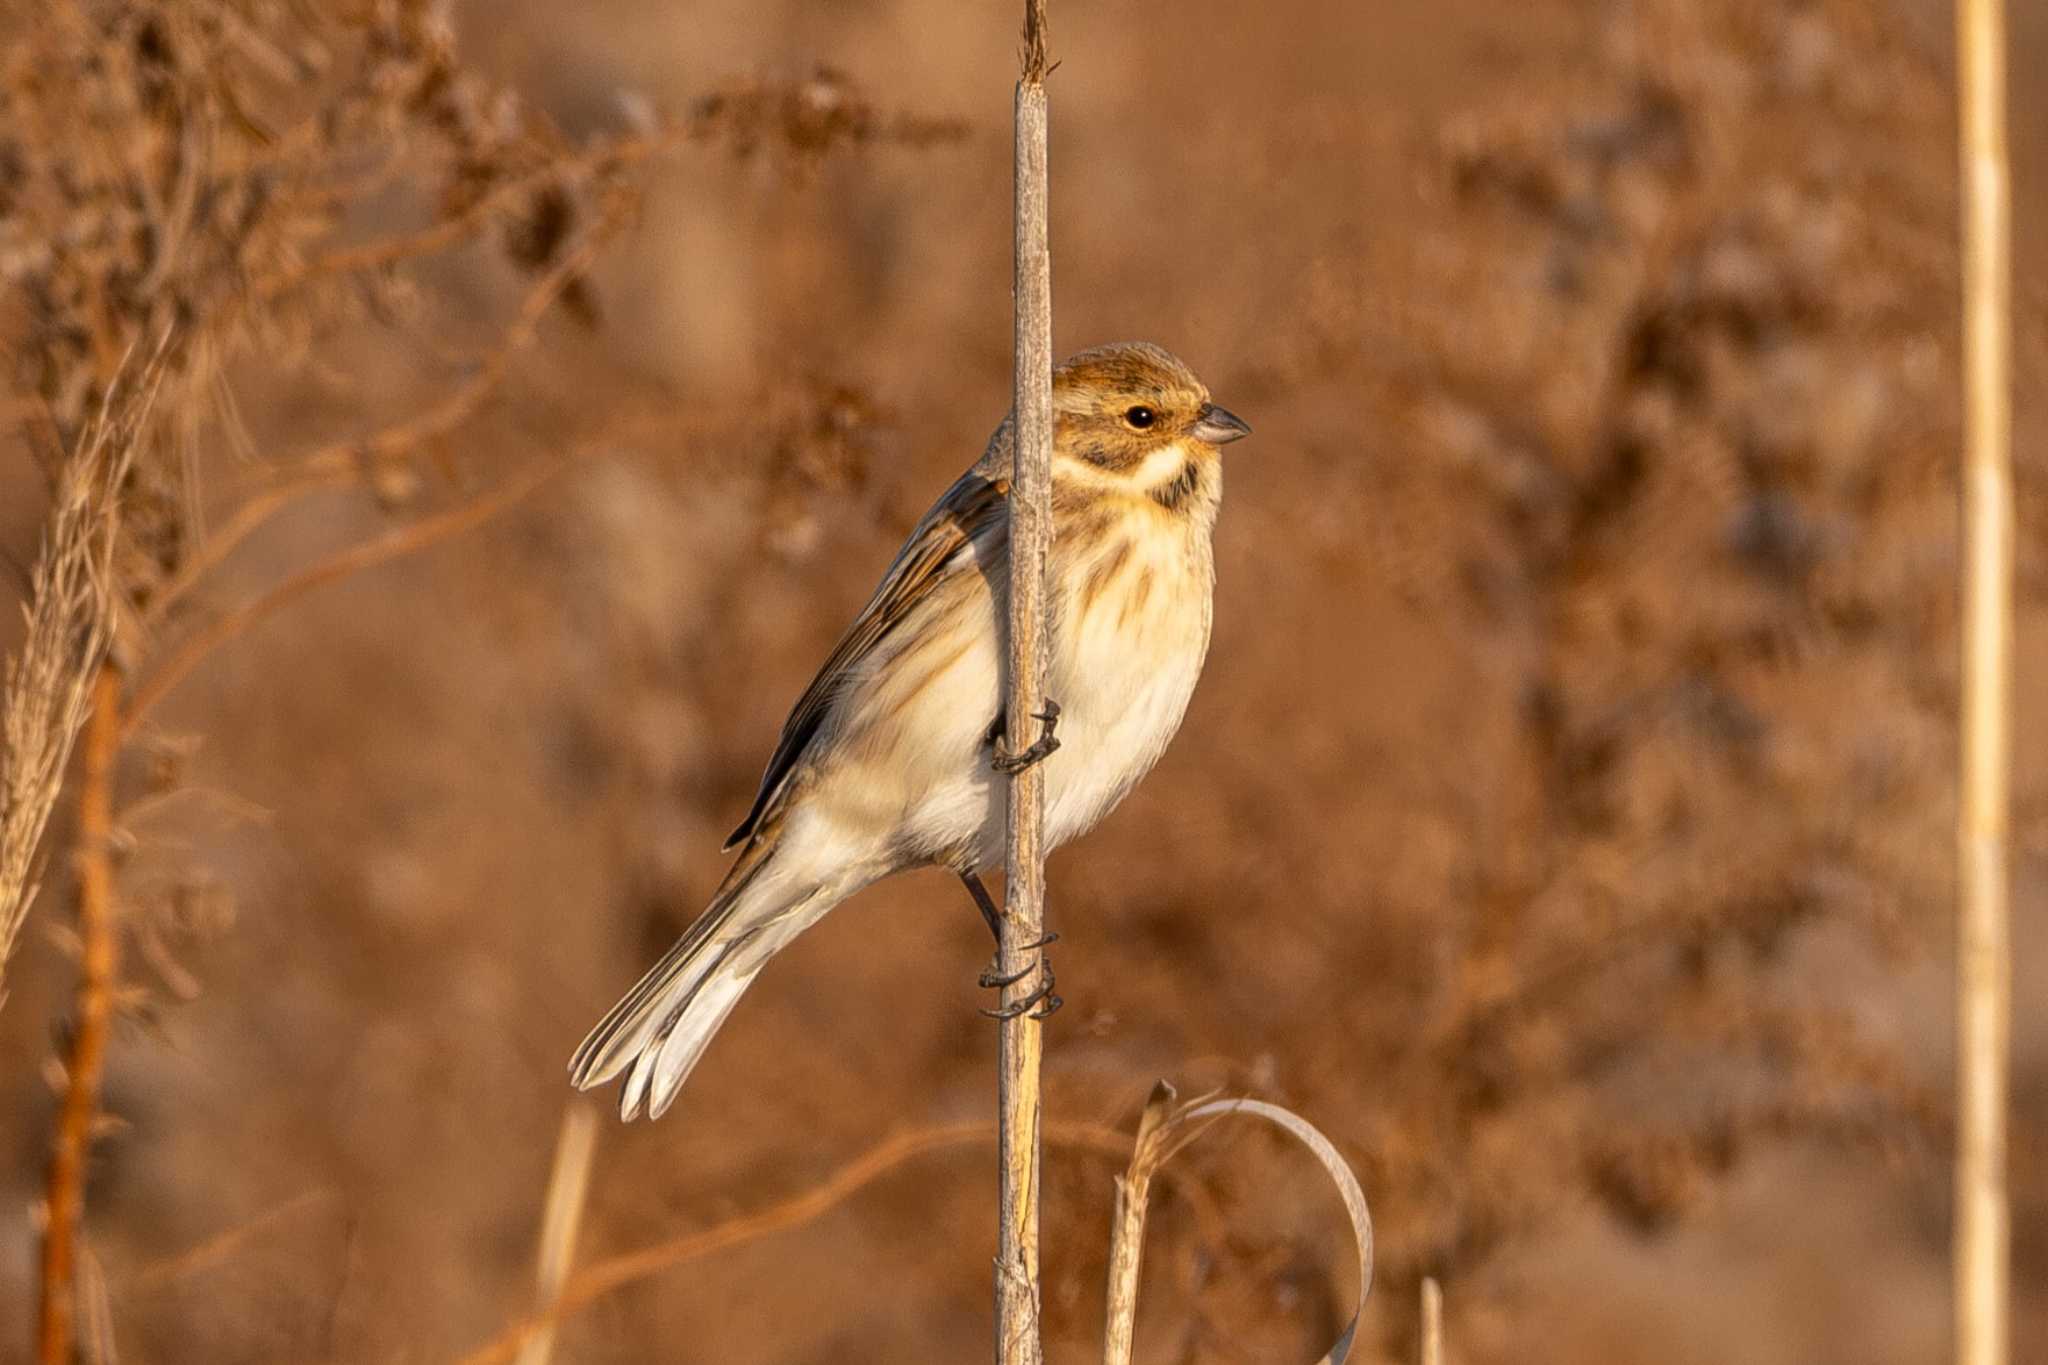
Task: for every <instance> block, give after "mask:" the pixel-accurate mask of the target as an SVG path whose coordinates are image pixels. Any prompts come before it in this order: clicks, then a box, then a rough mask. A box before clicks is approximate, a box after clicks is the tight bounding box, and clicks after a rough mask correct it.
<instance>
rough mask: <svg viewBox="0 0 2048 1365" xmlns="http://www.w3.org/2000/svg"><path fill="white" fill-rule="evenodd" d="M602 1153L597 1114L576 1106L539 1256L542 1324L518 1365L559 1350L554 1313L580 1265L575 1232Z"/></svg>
mask: <svg viewBox="0 0 2048 1365" xmlns="http://www.w3.org/2000/svg"><path fill="white" fill-rule="evenodd" d="M596 1151H597V1111H596V1110H594V1109H592V1108H591V1107H590V1106H589V1105H587V1104H583V1103H580V1102H578V1103H572V1104H571V1105H570V1106H569V1107H568V1109H567V1110H565V1111H564V1112H563V1114H562V1133H561V1136H560V1137H559V1138H557V1139H556V1141H555V1165H554V1169H553V1171H551V1172H550V1173H549V1175H548V1193H547V1201H546V1203H545V1204H544V1205H543V1206H542V1211H541V1219H540V1256H539V1259H538V1262H537V1269H536V1271H535V1275H534V1280H535V1284H534V1288H535V1290H536V1293H535V1296H534V1307H535V1308H536V1310H537V1311H538V1313H539V1315H540V1316H541V1317H542V1319H543V1322H542V1325H541V1326H540V1327H539V1328H538V1329H536V1330H535V1332H534V1334H533V1335H532V1336H530V1337H528V1338H527V1339H526V1344H525V1345H524V1346H521V1347H520V1348H519V1358H518V1361H517V1365H548V1361H549V1359H550V1358H551V1357H552V1356H553V1355H554V1351H555V1324H554V1321H553V1320H552V1318H551V1317H549V1316H548V1315H549V1314H550V1312H551V1310H553V1308H554V1306H555V1303H556V1301H557V1300H559V1299H560V1298H561V1297H562V1286H563V1285H565V1284H567V1283H568V1282H569V1267H570V1266H572V1265H574V1264H575V1261H576V1232H577V1229H578V1228H579V1227H580V1226H581V1225H582V1222H583V1201H584V1197H585V1196H586V1195H587V1194H588V1193H589V1192H590V1159H591V1157H592V1155H593V1154H594V1153H595V1152H596Z"/></svg>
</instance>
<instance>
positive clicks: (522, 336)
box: [148, 218, 611, 623]
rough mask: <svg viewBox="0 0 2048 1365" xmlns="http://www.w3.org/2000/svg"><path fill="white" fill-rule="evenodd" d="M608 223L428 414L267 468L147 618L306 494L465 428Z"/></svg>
mask: <svg viewBox="0 0 2048 1365" xmlns="http://www.w3.org/2000/svg"><path fill="white" fill-rule="evenodd" d="M610 222H611V219H610V218H606V219H604V220H602V221H600V222H599V223H598V224H597V225H596V226H595V227H594V228H593V229H592V230H591V231H589V232H587V233H585V234H584V238H583V241H582V242H581V243H580V244H578V245H577V246H576V248H575V249H573V250H571V251H567V252H564V253H563V254H562V257H561V259H560V260H558V261H556V262H555V264H554V265H553V266H552V267H551V268H550V269H549V270H547V271H546V273H544V274H543V275H541V277H540V278H539V279H537V280H536V281H534V283H533V285H532V287H531V288H529V289H528V290H527V291H526V295H525V297H524V298H522V299H521V300H520V304H519V311H518V312H517V313H515V314H514V315H513V318H512V322H511V324H510V325H509V326H507V327H506V329H505V333H504V335H503V336H502V337H501V338H500V339H499V341H498V344H497V345H496V346H494V347H492V348H491V350H490V351H489V352H487V353H486V354H485V355H484V357H483V359H482V361H481V362H480V363H479V364H478V365H477V369H476V373H474V374H472V375H471V376H470V377H469V378H468V379H466V380H464V381H463V382H462V383H461V384H460V385H458V386H457V387H456V388H455V390H454V391H453V392H451V393H450V394H449V395H448V396H447V397H446V398H443V399H442V400H440V401H439V402H437V403H435V404H434V405H433V406H431V407H429V408H427V409H426V410H425V411H424V412H420V413H416V414H415V415H413V416H412V417H410V418H408V419H406V420H405V421H403V422H399V423H396V424H394V425H392V426H389V427H386V428H384V429H383V430H382V431H379V432H377V433H376V434H374V435H372V436H369V437H364V438H358V439H354V440H347V441H336V442H334V443H332V444H330V445H327V446H324V447H322V448H321V449H319V450H316V451H314V452H313V453H312V454H310V455H307V456H304V457H303V458H301V459H298V460H294V461H291V462H290V463H289V464H286V465H283V466H280V467H275V468H266V469H265V470H264V477H265V478H266V479H267V480H270V481H271V486H269V487H266V488H262V489H259V490H258V491H256V492H254V493H251V494H250V495H249V497H248V498H247V499H246V500H244V501H243V502H242V503H241V504H240V505H239V506H237V507H236V508H235V510H234V511H233V512H232V513H230V514H229V515H228V518H227V520H226V521H224V522H222V523H221V526H220V528H219V529H218V530H216V531H215V532H214V533H213V534H212V535H210V536H208V537H207V538H206V540H205V541H203V542H202V543H201V544H200V545H199V546H198V547H197V548H195V549H194V550H193V552H192V554H191V555H190V556H189V557H188V558H187V559H186V560H185V562H184V563H183V564H181V565H179V566H178V571H177V573H176V574H174V575H172V577H171V578H170V579H169V580H168V581H167V582H165V584H164V585H163V587H162V588H161V589H159V590H158V592H157V593H156V595H155V597H154V598H152V600H151V601H150V604H149V613H148V619H149V621H151V622H152V623H155V622H160V621H162V620H163V619H164V617H165V616H166V614H167V613H169V611H170V610H171V608H172V607H174V606H175V605H176V604H177V603H178V602H179V601H180V600H182V599H183V598H184V597H185V596H186V595H187V594H188V593H190V592H191V590H192V589H193V588H194V587H195V586H197V585H198V583H199V582H200V581H201V580H202V579H204V578H205V577H206V575H207V574H209V573H211V572H212V571H213V570H214V569H215V568H217V567H218V566H219V565H220V564H221V562H222V561H223V560H225V559H226V558H227V557H228V556H229V555H230V554H232V553H233V552H234V550H235V549H236V547H238V546H239V545H241V543H242V542H243V541H245V540H247V539H248V538H249V537H250V536H251V535H253V534H254V533H255V532H257V531H258V530H260V529H262V528H263V527H264V526H265V525H267V524H268V523H269V522H270V520H271V518H272V517H274V516H276V515H277V514H278V513H279V512H281V511H283V510H284V509H285V508H287V507H290V506H292V505H293V504H294V503H297V502H298V501H299V500H300V499H302V498H304V497H306V496H307V495H308V494H311V493H316V492H319V491H321V490H323V489H331V488H339V487H346V486H347V485H349V484H352V483H355V482H356V481H358V480H359V479H362V478H364V477H365V476H367V475H371V474H374V473H375V472H376V471H377V470H379V469H380V468H385V467H388V466H389V465H390V464H392V463H393V462H395V461H398V460H400V459H403V458H405V457H406V456H408V455H410V454H411V453H412V452H414V451H415V450H417V449H419V448H420V447H421V446H423V445H425V444H427V443H428V442H430V441H433V440H436V439H438V438H440V437H442V436H445V435H447V434H448V433H450V432H452V431H454V430H455V429H456V428H457V427H460V426H461V425H462V424H463V423H465V422H467V421H468V420H469V419H470V418H471V417H473V416H475V415H476V413H477V411H478V410H479V409H481V408H482V407H483V405H484V404H485V403H486V402H488V401H489V400H490V398H491V395H492V394H494V393H495V392H496V391H497V389H498V386H499V385H500V384H501V383H502V382H503V381H504V378H505V375H506V374H507V373H508V372H509V370H510V368H511V364H512V361H513V358H514V357H515V356H517V355H518V353H519V352H521V351H523V350H525V349H526V348H527V347H528V346H530V345H532V344H533V341H534V338H535V337H536V336H538V335H539V332H540V324H541V319H542V318H544V317H545V316H546V315H547V312H548V310H549V309H550V308H551V307H553V306H554V304H555V302H556V300H558V299H559V298H560V297H561V296H562V294H563V292H564V291H565V290H567V289H568V288H569V287H570V286H571V285H572V284H574V283H575V282H576V281H577V280H578V279H579V278H581V277H582V275H583V274H584V272H585V271H586V270H587V269H588V268H589V265H590V261H591V259H592V257H593V255H594V254H595V252H596V249H597V246H598V244H599V242H600V241H601V240H602V238H603V235H604V233H605V231H606V230H608V228H609V225H610Z"/></svg>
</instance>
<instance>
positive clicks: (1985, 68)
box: [1955, 0, 2013, 1365]
mask: <svg viewBox="0 0 2048 1365" xmlns="http://www.w3.org/2000/svg"><path fill="white" fill-rule="evenodd" d="M1956 51H1957V60H1958V67H1959V70H1958V73H1957V87H1958V95H1959V98H1960V100H1961V102H1962V111H1961V118H1960V129H1961V148H1960V156H1961V161H1962V166H1961V173H1962V174H1961V179H1962V185H1963V196H1964V197H1963V410H1964V422H1965V437H1964V439H1965V448H1964V452H1963V481H1962V482H1963V538H1964V550H1963V583H1962V598H1963V613H1962V614H1963V643H1962V648H1963V659H1962V668H1963V687H1962V716H1961V727H1962V772H1961V775H1960V787H1961V792H1960V799H1959V800H1958V801H1957V803H1956V807H1957V808H1956V843H1957V856H1958V862H1959V864H1960V878H1959V880H1960V901H1961V903H1960V905H1959V907H1958V910H1959V913H1958V915H1957V928H1956V935H1957V937H1956V1014H1957V1026H1956V1050H1957V1057H1956V1117H1957V1124H1956V1171H1955V1186H1956V1223H1955V1332H1956V1359H1957V1361H1958V1362H1959V1365H2003V1363H2004V1361H2005V1360H2006V1358H2007V1355H2008V1353H2009V1351H2010V1349H2011V1327H2010V1317H2011V1307H2010V1300H2011V1284H2010V1280H2011V1274H2012V1268H2011V1245H2012V1230H2011V1210H2010V1207H2009V1203H2008V1196H2007V1191H2006V1122H2007V1118H2006V1110H2007V1103H2008V1099H2007V1096H2008V1089H2009V1084H2010V1080H2009V1077H2010V1066H2011V1061H2010V1050H2011V1016H2012V951H2011V936H2012V925H2011V914H2012V911H2011V904H2010V886H2009V875H2010V874H2009V868H2008V861H2007V859H2008V850H2007V834H2008V824H2009V820H2010V813H2009V806H2010V800H2011V797H2010V792H2011V763H2012V743H2011V733H2010V729H2011V716H2012V632H2013V623H2012V571H2013V506H2012V406H2011V404H2012V392H2011V384H2012V380H2011V359H2012V316H2011V306H2012V305H2011V293H2012V259H2011V257H2012V242H2011V235H2012V222H2011V215H2012V204H2011V181H2010V171H2009V168H2008V164H2007V155H2006V133H2005V70H2006V59H2005V14H2004V5H2003V3H2002V0H1957V4H1956Z"/></svg>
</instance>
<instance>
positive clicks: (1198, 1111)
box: [1102, 1081, 1372, 1365]
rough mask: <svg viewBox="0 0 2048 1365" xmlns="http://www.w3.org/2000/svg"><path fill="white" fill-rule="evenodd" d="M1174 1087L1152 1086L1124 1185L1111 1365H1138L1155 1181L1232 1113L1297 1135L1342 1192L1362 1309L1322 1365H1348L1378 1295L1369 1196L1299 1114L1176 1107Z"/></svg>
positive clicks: (1108, 1325) (1113, 1245)
mask: <svg viewBox="0 0 2048 1365" xmlns="http://www.w3.org/2000/svg"><path fill="white" fill-rule="evenodd" d="M1176 1099H1177V1097H1176V1096H1175V1094H1174V1089H1173V1087H1172V1086H1170V1085H1168V1084H1167V1083H1166V1082H1165V1081H1161V1082H1160V1083H1159V1084H1158V1085H1156V1086H1154V1087H1153V1088H1152V1096H1151V1098H1150V1099H1149V1100H1147V1101H1146V1103H1145V1113H1144V1115H1143V1116H1142V1117H1141V1118H1140V1119H1139V1120H1138V1136H1137V1141H1136V1142H1134V1143H1133V1144H1132V1148H1131V1164H1130V1167H1129V1169H1127V1170H1126V1171H1125V1172H1124V1174H1123V1175H1122V1176H1120V1177H1118V1178H1117V1182H1116V1213H1115V1216H1114V1219H1113V1221H1112V1227H1113V1231H1112V1233H1111V1238H1110V1247H1109V1292H1108V1294H1107V1296H1106V1303H1105V1309H1104V1326H1103V1349H1102V1359H1103V1365H1130V1362H1131V1347H1132V1342H1133V1339H1134V1337H1135V1335H1136V1332H1137V1325H1138V1272H1139V1270H1140V1268H1141V1267H1142V1265H1143V1261H1144V1254H1145V1214H1146V1211H1147V1208H1148V1206H1149V1201H1150V1196H1151V1188H1152V1181H1153V1178H1154V1177H1155V1176H1157V1175H1158V1174H1159V1172H1160V1170H1161V1168H1162V1167H1164V1166H1165V1165H1166V1163H1167V1162H1169V1161H1171V1160H1172V1159H1173V1157H1174V1154H1175V1153H1177V1152H1179V1151H1180V1150H1181V1149H1183V1148H1185V1147H1186V1146H1187V1145H1188V1144H1189V1143H1191V1142H1193V1141H1194V1140H1195V1139H1196V1138H1199V1137H1200V1136H1201V1135H1202V1134H1203V1133H1205V1132H1207V1131H1208V1130H1209V1128H1210V1127H1211V1126H1212V1125H1213V1124H1214V1123H1215V1122H1216V1121H1217V1120H1219V1119H1223V1118H1227V1117H1229V1116H1230V1115H1232V1114H1247V1115H1250V1116H1251V1117H1253V1118H1262V1119H1264V1120H1266V1122H1268V1123H1270V1124H1272V1125H1274V1126H1275V1127H1277V1128H1279V1129H1281V1130H1282V1131H1283V1132H1285V1133H1287V1134H1288V1135H1289V1136H1291V1137H1293V1138H1294V1139H1295V1140H1296V1141H1297V1142H1299V1143H1301V1145H1302V1146H1304V1147H1306V1148H1308V1149H1309V1151H1310V1152H1312V1153H1313V1154H1314V1155H1315V1158H1316V1160H1317V1161H1319V1162H1321V1163H1322V1166H1323V1169H1324V1171H1326V1172H1327V1173H1328V1174H1329V1177H1330V1180H1331V1183H1333V1184H1334V1185H1335V1186H1336V1187H1337V1194H1338V1197H1339V1198H1341V1199H1342V1200H1343V1201H1344V1212H1345V1214H1346V1215H1347V1216H1348V1217H1349V1219H1350V1221H1351V1235H1352V1239H1353V1241H1354V1242H1355V1243H1356V1245H1357V1248H1358V1307H1357V1308H1356V1309H1354V1310H1353V1311H1352V1314H1351V1320H1350V1321H1349V1322H1347V1323H1345V1324H1344V1330H1343V1331H1341V1332H1339V1333H1338V1334H1337V1340H1336V1341H1335V1342H1333V1343H1332V1344H1331V1346H1330V1349H1329V1350H1327V1351H1325V1352H1324V1353H1323V1355H1322V1357H1321V1358H1320V1359H1319V1360H1318V1361H1317V1363H1316V1365H1343V1362H1344V1360H1345V1358H1346V1357H1348V1356H1349V1355H1350V1353H1351V1346H1352V1342H1353V1341H1354V1339H1355V1338H1356V1337H1357V1335H1358V1319H1359V1315H1360V1314H1362V1313H1363V1312H1364V1311H1365V1300H1366V1297H1367V1295H1369V1294H1371V1293H1372V1211H1371V1210H1370V1209H1369V1208H1368V1207H1367V1205H1366V1202H1365V1191H1364V1190H1362V1189H1360V1188H1359V1185H1358V1177H1357V1176H1355V1175H1353V1174H1352V1172H1351V1167H1350V1165H1349V1164H1348V1163H1347V1162H1346V1161H1345V1160H1344V1157H1343V1155H1342V1154H1341V1153H1339V1152H1338V1151H1337V1148H1336V1146H1335V1145H1334V1144H1333V1143H1332V1142H1331V1141H1330V1140H1329V1139H1328V1138H1326V1137H1324V1136H1323V1135H1322V1133H1321V1132H1319V1131H1317V1129H1316V1128H1315V1126H1314V1125H1313V1124H1311V1123H1309V1122H1308V1120H1306V1119H1304V1118H1302V1117H1301V1116H1300V1115H1298V1114H1296V1113H1294V1112H1293V1111H1291V1110H1287V1109H1282V1108H1281V1107H1280V1106H1279V1105H1277V1104H1267V1103H1265V1102H1264V1101H1263V1100H1219V1099H1200V1100H1194V1101H1191V1102H1189V1103H1187V1104H1178V1103H1176Z"/></svg>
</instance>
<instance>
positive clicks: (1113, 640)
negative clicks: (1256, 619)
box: [1046, 516, 1215, 845]
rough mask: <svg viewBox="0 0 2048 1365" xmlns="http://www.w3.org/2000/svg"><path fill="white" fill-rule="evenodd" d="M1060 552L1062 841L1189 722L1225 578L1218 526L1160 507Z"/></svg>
mask: <svg viewBox="0 0 2048 1365" xmlns="http://www.w3.org/2000/svg"><path fill="white" fill-rule="evenodd" d="M1063 539H1064V538H1063ZM1053 559H1054V563H1053V566H1052V567H1053V570H1054V573H1053V580H1054V583H1055V585H1056V586H1055V592H1054V603H1053V606H1054V621H1053V656H1052V659H1051V667H1050V669H1049V670H1048V672H1049V676H1048V678H1047V691H1048V693H1049V694H1050V695H1051V696H1052V697H1054V698H1055V699H1056V700H1058V701H1059V703H1060V705H1061V707H1062V714H1061V717H1060V730H1059V734H1060V740H1061V746H1060V749H1059V751H1058V752H1057V753H1055V754H1054V755H1053V756H1052V758H1051V759H1050V760H1049V761H1048V763H1047V765H1046V825H1047V836H1048V840H1049V842H1051V843H1052V844H1055V845H1056V844H1059V843H1062V842H1064V841H1065V840H1067V839H1070V838H1073V837H1074V836H1076V835H1078V834H1081V833H1084V832H1085V831H1086V830H1088V829H1089V828H1091V827H1092V826H1093V825H1094V824H1095V823H1096V822H1097V821H1099V820H1100V819H1101V818H1102V817H1103V816H1104V815H1107V814H1108V813H1109V811H1110V810H1111V809H1112V808H1114V807H1115V805H1116V804H1117V802H1119V801H1121V800H1122V799H1123V797H1124V795H1125V794H1126V793H1127V792H1129V791H1130V789H1131V787H1132V786H1134V785H1135V784H1136V783H1137V782H1138V780H1139V779H1140V778H1142V777H1143V776H1144V775H1145V774H1146V773H1147V772H1149V771H1150V770H1151V768H1152V765H1153V764H1154V763H1156V762H1157V761H1158V759H1159V756H1160V754H1161V753H1163V752H1164V751H1165V749H1166V746H1167V743H1168V742H1169V741H1170V740H1172V738H1173V736H1174V732H1175V731H1177V730H1178V729H1179V728H1180V722H1181V717H1182V716H1183V715H1184V714H1185V713H1186V711H1187V705H1188V700H1189V698H1190V697H1191V696H1192V695H1193V694H1194V690H1195V682H1196V680H1197V679H1198V678H1199V677H1200V676H1201V671H1202V660H1203V658H1204V657H1205V656H1206V655H1207V653H1208V649H1209V626H1210V619H1211V596H1212V590H1213V587H1214V581H1215V575H1214V570H1213V568H1212V561H1211V559H1210V556H1209V542H1208V536H1207V535H1206V534H1194V535H1190V534H1188V533H1187V530H1186V528H1185V527H1182V526H1176V525H1174V524H1172V522H1171V521H1169V519H1167V518H1159V517H1149V516H1136V517H1127V518H1122V519H1120V520H1119V522H1118V523H1117V524H1115V525H1113V526H1111V527H1109V528H1107V529H1104V530H1102V531H1100V532H1099V533H1097V534H1095V535H1092V536H1090V537H1088V538H1086V539H1084V540H1082V541H1080V542H1078V543H1067V544H1060V545H1056V546H1055V551H1054V556H1053Z"/></svg>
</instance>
